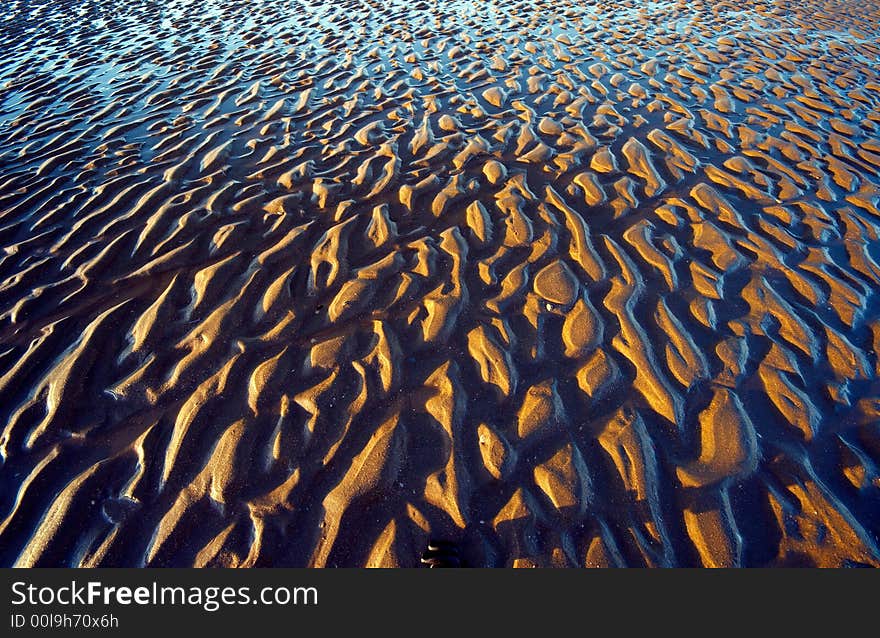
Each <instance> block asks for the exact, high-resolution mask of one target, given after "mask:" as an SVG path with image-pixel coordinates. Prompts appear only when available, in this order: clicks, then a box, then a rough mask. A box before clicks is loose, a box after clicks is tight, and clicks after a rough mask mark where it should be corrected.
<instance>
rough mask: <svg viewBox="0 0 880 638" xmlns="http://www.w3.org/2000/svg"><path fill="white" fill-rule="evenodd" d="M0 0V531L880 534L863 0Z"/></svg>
mask: <svg viewBox="0 0 880 638" xmlns="http://www.w3.org/2000/svg"><path fill="white" fill-rule="evenodd" d="M2 6H3V9H4V12H3V16H2V18H0V20H2V21H0V39H2V40H3V42H4V45H3V47H2V49H0V87H2V90H0V246H2V252H0V313H2V314H0V428H2V434H0V455H2V456H0V459H2V466H0V564H4V565H12V564H17V565H25V566H27V565H84V566H92V565H151V566H160V565H184V566H185V565H199V566H202V565H231V566H252V565H257V566H261V565H270V566H277V565H311V566H331V565H343V566H352V565H399V566H414V565H418V564H419V563H420V559H421V557H422V554H423V552H424V550H425V547H426V546H427V544H428V541H429V540H432V541H433V540H439V541H449V542H451V543H452V544H453V545H452V549H449V550H448V551H449V552H450V553H451V554H452V555H454V554H455V552H456V551H457V552H458V558H459V559H460V560H462V561H463V562H464V563H465V564H468V565H516V566H529V565H539V566H563V565H571V566H585V565H586V566H604V565H631V566H643V565H650V566H686V565H705V566H719V565H733V566H738V565H744V566H757V565H820V566H840V565H852V564H869V565H877V564H878V563H880V549H878V545H880V539H878V533H880V474H878V463H880V381H878V375H880V356H878V351H880V238H878V235H880V210H878V199H880V44H878V36H880V26H878V25H880V3H878V2H874V1H870V2H864V1H857V0H853V1H846V0H839V1H825V2H823V1H816V0H798V1H797V2H786V1H780V2H756V1H750V0H741V1H737V2H691V1H687V2H685V1H681V2H642V1H639V2H599V3H597V2H567V1H564V0H560V1H553V2H549V1H540V0H529V1H526V2H496V1H491V0H490V1H485V2H481V1H476V2H464V1H452V2H434V1H406V2H399V1H394V2H386V1H382V2H379V1H376V0H373V1H371V2H367V3H361V2H334V3H326V2H323V1H317V0H316V1H314V2H264V3H263V2H251V1H247V2H245V1H243V0H240V1H227V0H224V1H222V2H221V1H211V0H206V1H200V2H191V1H189V0H185V1H184V0H180V1H177V2H152V1H147V0H144V1H134V0H126V1H124V2H121V3H110V2H106V1H100V2H95V1H91V2H89V1H86V2H69V1H68V2H49V1H46V2H38V1H32V2H24V1H12V2H3V3H2ZM456 548H457V549H456Z"/></svg>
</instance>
